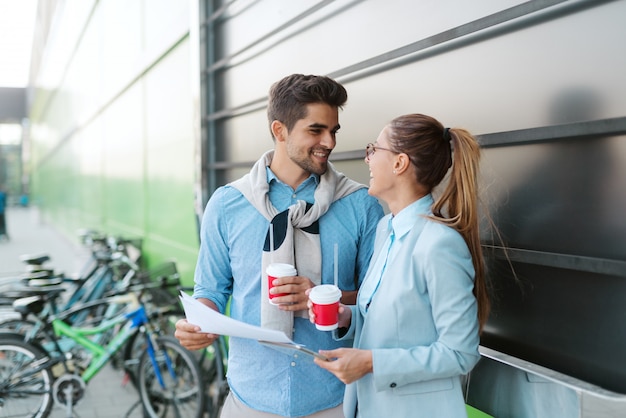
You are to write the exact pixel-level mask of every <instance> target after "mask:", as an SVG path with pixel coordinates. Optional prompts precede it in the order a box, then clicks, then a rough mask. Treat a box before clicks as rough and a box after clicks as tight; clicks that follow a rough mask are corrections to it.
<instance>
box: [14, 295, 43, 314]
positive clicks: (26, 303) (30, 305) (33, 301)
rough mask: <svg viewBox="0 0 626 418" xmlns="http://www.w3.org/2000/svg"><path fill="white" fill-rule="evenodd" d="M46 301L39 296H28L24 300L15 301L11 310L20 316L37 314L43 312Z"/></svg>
mask: <svg viewBox="0 0 626 418" xmlns="http://www.w3.org/2000/svg"><path fill="white" fill-rule="evenodd" d="M45 305H46V301H45V300H44V298H43V297H41V296H29V297H26V298H20V299H16V300H15V301H14V302H13V309H14V310H15V312H18V313H20V314H22V315H28V314H29V313H34V314H38V313H40V312H41V311H43V308H44V306H45Z"/></svg>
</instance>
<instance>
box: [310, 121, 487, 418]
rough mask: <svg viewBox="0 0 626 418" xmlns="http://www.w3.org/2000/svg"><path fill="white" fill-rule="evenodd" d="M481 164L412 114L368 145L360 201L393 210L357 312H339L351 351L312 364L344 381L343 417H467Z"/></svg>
mask: <svg viewBox="0 0 626 418" xmlns="http://www.w3.org/2000/svg"><path fill="white" fill-rule="evenodd" d="M479 157H480V148H479V146H478V143H477V141H476V139H475V138H474V137H473V136H472V135H471V134H470V133H469V132H467V131H465V130H463V129H456V128H455V129H448V128H444V127H443V126H442V125H441V123H439V122H438V121H437V120H435V119H433V118H432V117H429V116H425V115H421V114H411V115H404V116H400V117H398V118H396V119H394V120H393V121H391V123H390V124H389V125H387V126H386V127H385V128H384V129H383V130H382V132H381V133H380V135H379V136H378V139H377V141H376V143H375V144H368V145H367V149H366V157H365V162H366V163H367V164H368V165H369V169H370V188H369V194H371V195H372V196H375V197H377V198H380V199H382V200H384V201H385V202H386V203H387V205H388V207H389V209H390V212H391V213H390V214H388V215H387V216H385V217H384V218H383V219H382V220H381V221H380V223H379V224H378V229H377V231H376V242H375V247H374V255H373V256H372V259H371V262H370V266H369V269H368V272H367V275H366V277H365V280H364V282H363V285H362V286H361V289H360V291H359V295H358V300H357V304H356V305H354V306H343V305H342V307H341V308H340V321H339V326H340V332H339V333H338V334H337V338H340V339H346V338H354V348H339V349H336V350H329V351H321V353H322V354H324V355H326V356H327V357H330V358H333V359H334V361H320V360H317V359H316V360H315V362H316V363H317V364H318V365H319V366H320V367H322V368H324V369H326V370H328V371H330V372H331V373H333V374H334V375H335V376H337V378H339V379H340V380H341V381H343V382H344V383H346V384H348V386H347V388H346V394H345V398H344V413H345V416H346V418H354V417H358V418H369V417H373V418H379V417H384V416H388V415H389V414H392V415H393V416H394V417H462V416H466V412H465V402H464V399H463V393H462V388H461V377H462V375H464V374H466V373H468V372H469V371H470V370H471V369H472V368H473V367H474V365H475V364H476V363H477V362H478V360H479V358H480V355H479V352H478V344H479V332H480V330H481V329H482V326H483V325H484V323H485V321H486V319H487V315H488V313H489V300H488V296H487V291H486V287H485V278H484V275H485V272H484V266H483V257H482V252H481V247H480V240H479V231H478V210H477V179H476V177H477V174H478V171H479V170H478V163H479ZM450 167H451V170H450V174H449V178H448V179H447V182H446V184H445V187H444V189H443V191H442V193H441V194H440V195H439V197H438V198H436V199H435V198H434V197H433V195H432V192H433V189H434V188H435V187H436V186H438V185H439V184H440V183H441V182H442V180H444V177H445V176H446V173H447V172H448V171H449V169H450ZM309 306H310V303H309ZM309 315H310V318H311V321H315V317H314V315H313V312H312V310H311V309H309ZM340 334H344V335H341V336H340Z"/></svg>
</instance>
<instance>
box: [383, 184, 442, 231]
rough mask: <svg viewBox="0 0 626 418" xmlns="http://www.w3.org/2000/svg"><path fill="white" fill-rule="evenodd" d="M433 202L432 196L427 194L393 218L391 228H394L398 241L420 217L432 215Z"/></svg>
mask: <svg viewBox="0 0 626 418" xmlns="http://www.w3.org/2000/svg"><path fill="white" fill-rule="evenodd" d="M433 202H434V201H433V197H432V195H430V194H427V195H426V196H423V197H421V198H419V199H418V200H416V201H415V202H413V203H411V204H410V205H409V206H407V207H406V208H404V209H402V210H401V211H400V212H399V213H398V214H397V215H396V216H392V217H391V219H390V221H389V223H390V227H392V228H393V233H394V234H395V236H396V239H398V238H400V237H402V236H404V235H406V234H407V233H408V232H409V231H410V230H411V228H412V227H413V225H415V221H416V219H417V218H418V217H419V216H423V215H428V214H430V213H431V210H430V208H431V206H432V205H433Z"/></svg>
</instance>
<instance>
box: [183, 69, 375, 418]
mask: <svg viewBox="0 0 626 418" xmlns="http://www.w3.org/2000/svg"><path fill="white" fill-rule="evenodd" d="M346 100H347V93H346V90H345V89H344V87H343V86H342V85H340V84H339V83H337V82H336V81H334V80H332V79H330V78H328V77H323V76H313V75H302V74H294V75H291V76H288V77H285V78H283V79H282V80H280V81H278V82H277V83H275V84H274V85H273V86H272V88H271V89H270V98H269V105H268V119H269V124H270V131H271V134H272V136H273V139H274V150H273V151H269V152H267V153H265V154H264V155H263V156H262V157H261V159H260V160H259V161H258V162H257V163H256V164H255V166H254V167H253V168H252V170H251V171H250V173H248V174H247V175H246V176H244V177H243V178H241V179H239V180H237V181H235V182H233V183H231V184H228V185H226V186H224V187H220V188H219V189H217V190H216V191H215V193H214V194H213V195H212V196H211V199H210V200H209V202H208V204H207V207H206V208H205V212H204V215H203V219H202V226H201V244H200V253H199V257H198V264H197V266H196V273H195V288H194V297H195V298H197V299H198V300H199V301H201V302H202V303H204V304H205V305H207V306H208V307H210V308H212V309H215V310H217V311H219V312H224V309H225V307H226V303H227V301H228V299H229V297H231V296H232V302H231V306H230V309H231V311H230V315H231V317H233V318H235V319H237V320H240V321H244V322H247V323H250V324H253V325H261V326H264V327H271V328H275V329H280V330H282V331H284V332H285V333H286V334H287V335H288V336H290V337H291V338H292V339H293V341H295V342H297V343H299V344H302V345H305V346H306V347H307V348H309V349H311V350H314V351H317V350H318V349H328V348H337V347H341V346H344V345H345V343H339V342H337V341H335V340H334V339H333V338H332V333H330V332H322V331H318V330H316V329H315V326H314V325H313V324H311V323H310V322H309V320H308V319H307V304H306V302H307V295H306V294H305V291H306V290H308V289H310V288H312V287H313V286H314V285H316V284H321V283H333V282H334V280H335V278H334V268H335V267H334V253H335V248H336V249H337V253H338V259H339V263H338V266H337V271H338V274H337V276H338V277H337V280H338V284H339V287H340V288H341V289H342V295H343V296H342V302H344V303H347V304H353V303H354V302H355V300H356V291H357V289H358V285H359V284H360V283H361V280H362V279H363V277H364V275H365V271H366V269H367V265H368V263H369V259H370V256H371V253H372V246H373V239H374V235H375V230H376V225H377V222H378V220H379V219H380V218H381V217H382V215H383V210H382V207H381V206H380V204H379V203H378V202H377V201H376V200H375V199H373V198H372V197H370V196H369V195H368V193H367V190H366V189H365V186H363V185H360V184H358V183H356V182H354V181H352V180H349V179H348V178H347V177H345V176H343V174H341V173H339V172H337V171H336V170H335V169H334V168H333V166H332V165H331V164H330V163H329V162H328V159H329V156H330V153H331V151H332V150H333V148H334V147H335V145H336V134H337V131H338V130H339V127H340V126H339V116H338V113H339V109H341V108H342V106H343V105H344V104H345V102H346ZM270 222H271V223H270ZM268 228H270V229H269V230H268ZM270 242H274V245H273V248H270V245H269V244H270ZM270 261H275V262H287V263H291V264H294V265H295V267H296V268H297V270H298V275H297V276H289V277H283V278H279V279H276V280H274V282H273V284H274V286H275V287H274V289H272V293H276V294H280V293H286V294H287V295H286V296H280V297H276V298H274V299H273V301H274V302H276V303H278V304H279V305H278V306H274V305H270V304H269V302H268V301H267V290H266V289H267V276H266V274H265V269H266V266H267V265H268V263H269V262H270ZM198 331H199V327H197V326H195V325H193V324H189V323H187V321H186V320H184V319H181V320H179V321H178V322H177V324H176V333H175V336H176V338H178V339H179V341H180V342H181V344H182V345H183V346H184V347H186V348H188V349H192V350H196V349H200V348H204V347H206V346H208V345H209V344H211V343H212V342H213V341H214V340H215V338H217V336H216V335H213V334H206V333H204V334H203V333H199V332H198ZM229 341H230V349H229V366H228V381H229V385H230V389H231V391H230V394H229V396H228V398H227V400H226V402H225V405H224V408H223V410H222V418H240V417H241V418H244V417H245V418H256V417H276V416H285V417H312V418H313V417H314V418H339V417H343V414H342V411H341V402H342V397H343V392H344V385H343V384H342V383H341V382H340V381H339V380H337V379H336V378H335V377H334V376H332V375H331V374H330V373H328V372H326V371H325V370H322V369H320V368H319V367H317V366H315V364H314V363H313V361H312V359H311V358H309V357H308V356H306V355H298V354H297V352H295V351H294V352H293V353H284V352H281V351H278V350H274V349H272V348H268V347H266V346H263V345H261V344H259V343H258V342H257V341H255V340H251V339H242V338H230V340H229Z"/></svg>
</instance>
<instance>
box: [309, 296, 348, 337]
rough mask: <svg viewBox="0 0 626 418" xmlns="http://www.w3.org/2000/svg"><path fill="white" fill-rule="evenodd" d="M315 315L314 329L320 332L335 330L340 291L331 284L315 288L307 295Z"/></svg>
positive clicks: (337, 320)
mask: <svg viewBox="0 0 626 418" xmlns="http://www.w3.org/2000/svg"><path fill="white" fill-rule="evenodd" d="M309 299H310V300H311V302H312V303H313V313H314V314H315V327H316V328H317V329H319V330H320V331H332V330H334V329H337V326H338V322H339V299H341V290H339V288H338V287H337V286H335V285H332V284H322V285H319V286H315V287H314V288H313V289H311V292H310V293H309Z"/></svg>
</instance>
